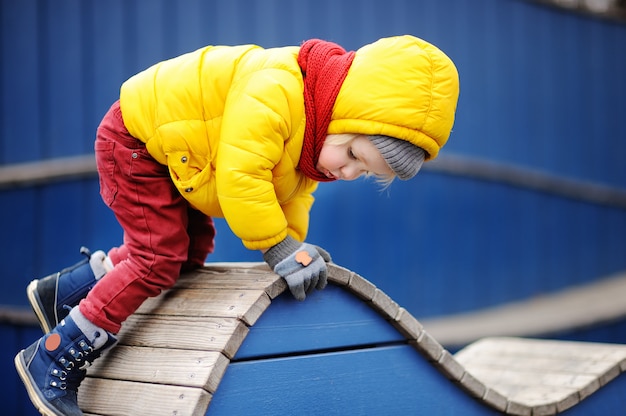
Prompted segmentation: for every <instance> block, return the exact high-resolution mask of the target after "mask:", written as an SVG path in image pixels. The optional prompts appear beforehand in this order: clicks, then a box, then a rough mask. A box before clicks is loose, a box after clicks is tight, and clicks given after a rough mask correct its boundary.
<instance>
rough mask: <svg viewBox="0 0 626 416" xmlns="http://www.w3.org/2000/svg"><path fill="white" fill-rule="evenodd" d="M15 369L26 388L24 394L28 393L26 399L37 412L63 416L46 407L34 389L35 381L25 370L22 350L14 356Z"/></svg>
mask: <svg viewBox="0 0 626 416" xmlns="http://www.w3.org/2000/svg"><path fill="white" fill-rule="evenodd" d="M14 361H15V368H16V369H17V374H18V375H19V376H20V378H21V379H22V382H23V383H24V386H25V387H26V392H27V393H28V397H30V401H31V402H32V403H33V405H34V406H35V407H36V408H37V410H38V411H39V412H40V413H41V414H42V415H43V416H63V414H62V413H59V412H57V411H56V410H54V409H51V408H50V407H48V406H47V405H46V402H45V401H44V400H43V398H42V397H41V392H40V390H39V389H38V388H37V387H35V381H34V380H33V379H32V377H31V376H30V374H29V373H28V371H27V370H26V362H25V361H24V350H22V351H20V352H19V353H18V354H17V355H16V356H15V360H14Z"/></svg>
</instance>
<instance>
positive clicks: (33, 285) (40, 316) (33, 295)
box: [26, 280, 52, 334]
mask: <svg viewBox="0 0 626 416" xmlns="http://www.w3.org/2000/svg"><path fill="white" fill-rule="evenodd" d="M38 283H39V280H33V281H32V282H30V283H29V285H28V287H26V296H27V297H28V301H29V302H30V306H31V307H32V309H33V312H35V315H36V316H37V320H38V321H39V326H40V327H41V329H42V330H43V333H44V334H47V333H48V332H50V331H52V328H51V327H50V324H48V319H46V314H45V312H44V310H43V307H42V305H41V300H40V299H39V295H38V294H37V284H38Z"/></svg>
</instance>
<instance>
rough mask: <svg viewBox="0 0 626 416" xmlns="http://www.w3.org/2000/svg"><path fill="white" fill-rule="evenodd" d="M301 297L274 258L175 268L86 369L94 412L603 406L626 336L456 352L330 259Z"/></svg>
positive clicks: (468, 411)
mask: <svg viewBox="0 0 626 416" xmlns="http://www.w3.org/2000/svg"><path fill="white" fill-rule="evenodd" d="M329 280H330V282H331V283H330V284H329V286H328V287H327V288H326V289H325V290H323V291H318V292H315V293H313V294H312V295H310V296H309V297H308V298H307V300H306V301H304V302H297V301H295V300H293V299H292V298H291V296H290V295H289V294H287V293H285V294H282V293H283V292H284V290H285V284H284V282H283V280H282V279H280V278H279V277H278V276H276V275H275V274H274V273H272V272H270V271H269V270H268V269H267V268H266V266H264V265H261V264H252V263H223V264H214V265H208V266H206V267H205V268H204V269H201V270H199V271H196V272H194V273H191V274H189V275H186V276H183V277H181V279H180V280H179V282H178V283H177V285H176V286H175V287H174V288H173V289H172V290H171V291H169V292H166V293H163V294H162V295H161V296H159V297H157V298H154V299H150V300H148V301H147V302H146V303H145V304H144V305H142V307H141V308H140V309H139V310H138V311H137V313H136V314H135V315H133V316H132V317H131V318H130V319H129V321H128V322H127V323H126V324H125V325H124V328H123V330H122V332H121V333H120V334H119V335H120V337H119V338H120V342H119V346H118V347H117V348H115V349H113V350H111V351H110V352H109V353H107V354H106V355H105V356H103V357H102V358H101V359H100V360H99V361H96V364H95V365H94V366H93V367H91V368H90V369H89V370H88V378H87V379H86V380H85V382H84V383H83V385H82V386H81V390H80V392H79V400H80V404H81V407H82V408H83V409H84V411H85V412H86V414H88V415H110V414H111V415H112V414H133V415H154V414H167V415H202V414H206V415H211V416H216V415H217V416H220V415H229V416H230V415H244V414H254V415H293V414H298V415H346V414H350V415H396V414H397V415H407V414H437V415H458V414H463V415H490V414H501V413H507V414H514V415H529V416H532V415H551V414H560V413H563V414H566V415H596V414H597V415H606V414H621V413H624V412H625V411H626V400H625V399H624V392H626V375H624V374H623V372H624V371H625V370H626V346H625V345H615V344H613V345H612V344H599V343H597V344H596V343H578V342H565V341H550V340H534V339H524V338H485V339H482V340H479V341H477V342H476V343H473V344H471V345H470V346H468V347H466V348H465V349H463V350H461V351H460V352H458V353H456V354H454V355H452V354H450V353H449V352H448V351H446V350H445V349H444V348H443V347H442V346H441V344H439V343H438V342H437V340H435V339H434V338H433V337H432V336H430V335H429V333H428V330H427V328H426V329H425V328H424V327H423V326H422V325H421V324H420V322H419V321H418V320H417V319H415V317H413V316H411V315H410V314H409V313H408V312H407V311H406V310H405V309H404V308H402V307H401V306H400V305H398V304H397V303H395V302H394V301H393V300H392V299H391V298H389V297H388V296H387V295H386V294H385V293H384V292H382V291H380V290H379V289H377V288H376V287H375V286H374V285H373V284H371V283H370V282H369V281H368V280H366V279H364V278H362V277H361V276H358V275H356V274H355V273H352V272H351V271H349V270H347V269H344V268H341V267H338V266H335V265H330V268H329Z"/></svg>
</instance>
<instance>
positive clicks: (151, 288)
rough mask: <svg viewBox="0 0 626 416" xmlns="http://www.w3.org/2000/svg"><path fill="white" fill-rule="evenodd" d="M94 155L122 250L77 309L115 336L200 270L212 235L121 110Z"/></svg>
mask: <svg viewBox="0 0 626 416" xmlns="http://www.w3.org/2000/svg"><path fill="white" fill-rule="evenodd" d="M95 151H96V162H97V166H98V174H99V175H100V195H101V196H102V199H103V200H104V202H105V203H106V204H107V205H108V206H109V207H110V208H111V209H112V210H113V212H114V214H115V217H116V218H117V220H118V222H119V223H120V225H121V226H122V228H123V230H124V244H123V245H122V246H120V247H118V248H113V249H111V250H110V251H109V253H108V254H109V258H110V259H111V261H112V262H113V264H114V266H115V267H114V268H113V270H112V271H110V272H109V273H107V274H106V275H105V276H104V277H103V278H102V279H101V280H100V281H99V282H98V284H96V285H95V287H94V288H93V289H92V290H91V291H90V292H89V294H88V295H87V297H86V298H85V299H83V300H82V301H81V303H80V306H79V307H80V311H81V312H82V313H83V315H85V317H86V318H87V319H89V320H90V321H91V322H93V323H94V324H96V325H98V326H99V327H101V328H103V329H105V330H107V331H109V332H112V333H117V332H119V330H120V327H121V324H122V322H124V321H125V320H126V318H128V317H129V316H130V315H131V314H132V313H133V312H135V311H136V310H137V308H138V307H139V306H141V304H142V303H143V302H144V301H145V300H146V299H147V298H149V297H152V296H156V295H158V294H160V293H161V291H163V290H165V289H169V288H170V287H172V285H174V283H176V280H177V279H178V277H179V275H180V273H181V270H182V271H184V270H186V269H192V268H195V267H199V266H201V265H203V264H204V261H205V260H206V257H207V255H208V254H209V253H211V252H212V251H213V244H214V243H213V240H214V237H215V228H214V226H213V220H212V219H211V217H209V216H206V215H204V214H202V213H200V212H199V211H196V210H194V209H192V208H191V207H190V206H189V203H188V202H187V201H186V200H185V199H184V198H183V197H182V196H181V195H180V193H179V192H178V190H177V189H176V188H175V187H174V184H173V183H172V181H171V179H170V175H169V171H168V168H167V166H163V165H161V164H160V163H158V162H157V161H156V160H154V159H153V158H152V157H151V156H150V155H149V154H148V152H147V151H146V148H145V146H144V144H143V143H142V142H140V141H139V140H137V139H135V138H134V137H132V136H131V135H130V134H129V133H128V130H126V128H125V127H124V122H123V120H122V113H121V110H120V106H119V102H116V103H115V104H113V106H112V107H111V109H110V110H109V111H108V113H107V114H106V115H105V117H104V119H103V120H102V122H101V124H100V126H99V127H98V132H97V135H96V143H95Z"/></svg>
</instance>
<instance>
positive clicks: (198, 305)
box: [136, 288, 271, 325]
mask: <svg viewBox="0 0 626 416" xmlns="http://www.w3.org/2000/svg"><path fill="white" fill-rule="evenodd" d="M270 302H271V300H270V298H269V296H268V295H267V294H266V293H265V292H260V291H258V290H229V289H220V290H199V289H184V288H181V289H172V290H170V291H167V292H164V293H162V294H161V295H160V296H157V297H154V298H150V299H147V300H146V301H145V302H144V303H143V304H142V305H141V307H139V309H137V312H136V313H138V314H146V315H173V316H213V317H223V318H238V319H241V320H242V321H244V322H245V323H246V324H247V325H253V324H254V323H255V322H256V320H257V319H258V318H259V316H260V315H261V314H262V313H263V311H265V309H266V308H267V307H268V306H269V304H270Z"/></svg>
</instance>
